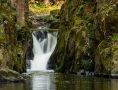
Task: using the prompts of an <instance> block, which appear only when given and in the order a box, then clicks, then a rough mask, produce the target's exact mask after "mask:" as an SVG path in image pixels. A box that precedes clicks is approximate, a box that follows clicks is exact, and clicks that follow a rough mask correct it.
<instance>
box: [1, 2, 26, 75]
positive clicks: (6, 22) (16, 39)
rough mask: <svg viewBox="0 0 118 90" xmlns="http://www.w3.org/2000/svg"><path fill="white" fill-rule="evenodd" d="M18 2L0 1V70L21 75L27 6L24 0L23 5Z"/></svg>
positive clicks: (23, 62) (23, 63) (23, 64)
mask: <svg viewBox="0 0 118 90" xmlns="http://www.w3.org/2000/svg"><path fill="white" fill-rule="evenodd" d="M18 1H19V0H18ZM18 1H17V0H0V70H1V69H11V70H15V71H17V72H20V73H21V72H23V71H25V66H26V65H25V59H24V52H25V48H26V46H27V44H28V42H27V38H28V33H27V32H28V31H27V22H26V17H25V16H26V15H27V12H26V10H28V9H27V8H28V6H27V5H28V4H26V2H27V1H26V0H22V1H21V2H22V3H24V4H23V5H21V3H19V2H18ZM19 6H20V7H21V8H22V9H21V8H19ZM19 14H20V15H19ZM27 17H28V16H27ZM1 74H2V73H1V72H0V76H1Z"/></svg>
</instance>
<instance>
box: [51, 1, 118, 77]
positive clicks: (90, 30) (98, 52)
mask: <svg viewBox="0 0 118 90" xmlns="http://www.w3.org/2000/svg"><path fill="white" fill-rule="evenodd" d="M60 21H61V22H60V31H59V38H58V42H57V47H56V50H55V52H54V53H53V55H52V57H51V58H50V61H49V68H53V69H55V71H58V72H63V73H76V72H79V71H80V70H85V71H94V72H95V74H102V75H111V74H112V75H113V74H115V75H116V74H118V1H117V0H66V2H65V3H64V5H63V6H62V8H61V11H60Z"/></svg>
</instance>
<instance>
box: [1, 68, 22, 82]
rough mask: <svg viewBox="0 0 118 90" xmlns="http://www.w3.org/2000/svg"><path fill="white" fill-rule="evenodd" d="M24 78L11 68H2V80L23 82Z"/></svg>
mask: <svg viewBox="0 0 118 90" xmlns="http://www.w3.org/2000/svg"><path fill="white" fill-rule="evenodd" d="M22 81H24V78H23V76H22V75H20V74H19V73H18V72H16V71H13V70H11V69H6V68H2V69H0V82H22Z"/></svg>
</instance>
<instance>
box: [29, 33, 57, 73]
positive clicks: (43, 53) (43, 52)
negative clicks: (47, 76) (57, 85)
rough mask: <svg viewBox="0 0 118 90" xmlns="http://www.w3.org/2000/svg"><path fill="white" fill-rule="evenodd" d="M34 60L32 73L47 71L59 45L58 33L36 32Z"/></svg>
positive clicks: (33, 35) (31, 61) (34, 36)
mask: <svg viewBox="0 0 118 90" xmlns="http://www.w3.org/2000/svg"><path fill="white" fill-rule="evenodd" d="M32 38H33V54H34V58H33V60H30V64H31V68H30V71H47V63H48V60H49V58H50V56H51V54H52V53H53V51H54V49H55V46H56V44H57V32H51V33H50V32H48V31H34V32H33V33H32Z"/></svg>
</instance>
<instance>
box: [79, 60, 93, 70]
mask: <svg viewBox="0 0 118 90" xmlns="http://www.w3.org/2000/svg"><path fill="white" fill-rule="evenodd" d="M80 64H81V69H84V70H86V71H92V70H93V68H94V65H93V60H91V59H86V60H81V63H80Z"/></svg>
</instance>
